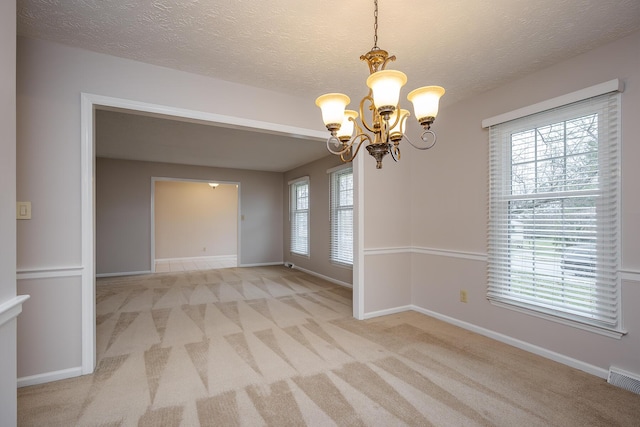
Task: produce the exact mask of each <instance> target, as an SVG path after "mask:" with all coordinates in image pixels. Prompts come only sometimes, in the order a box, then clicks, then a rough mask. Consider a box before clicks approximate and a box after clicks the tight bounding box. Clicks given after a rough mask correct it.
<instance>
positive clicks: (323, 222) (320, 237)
mask: <svg viewBox="0 0 640 427" xmlns="http://www.w3.org/2000/svg"><path fill="white" fill-rule="evenodd" d="M341 164H342V161H341V160H340V159H339V158H338V157H337V156H333V155H330V154H329V155H328V156H326V157H324V158H322V159H320V160H316V161H315V162H312V163H309V164H306V165H303V166H300V167H298V168H296V169H293V170H290V171H288V172H286V173H285V174H284V185H283V189H282V194H283V200H284V203H285V208H284V209H283V211H284V212H283V221H284V224H285V226H284V234H283V236H284V237H283V247H284V251H283V258H284V260H285V261H286V262H291V263H293V264H294V265H296V266H298V267H300V268H303V269H305V270H307V271H310V272H313V273H316V274H319V275H322V276H325V277H329V278H331V279H334V280H337V281H340V282H342V283H349V284H351V283H352V280H353V269H352V268H347V267H345V266H339V265H336V264H333V263H331V261H330V260H329V255H330V244H331V240H330V233H331V223H330V213H331V212H330V208H329V201H330V177H331V175H330V174H328V173H327V170H329V169H331V168H333V167H336V166H339V165H341ZM303 176H308V177H309V197H310V206H309V221H310V222H309V230H310V235H309V257H305V256H300V255H297V254H293V253H291V252H290V248H291V228H290V221H289V181H291V180H294V179H297V178H301V177H303Z"/></svg>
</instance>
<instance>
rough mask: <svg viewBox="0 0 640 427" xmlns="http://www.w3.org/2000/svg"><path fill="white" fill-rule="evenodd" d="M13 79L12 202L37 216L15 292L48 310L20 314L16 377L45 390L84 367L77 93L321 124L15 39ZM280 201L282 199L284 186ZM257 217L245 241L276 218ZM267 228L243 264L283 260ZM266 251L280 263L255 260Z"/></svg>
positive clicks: (292, 111)
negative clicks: (14, 191)
mask: <svg viewBox="0 0 640 427" xmlns="http://www.w3.org/2000/svg"><path fill="white" fill-rule="evenodd" d="M3 16H12V17H14V16H15V12H14V13H8V14H6V15H5V14H3ZM14 33H15V31H14ZM3 40H5V39H3ZM4 63H5V62H4V61H3V64H4ZM17 71H18V74H17V75H18V80H17V114H18V119H17V120H18V123H17V132H18V144H17V150H18V152H17V197H18V198H19V199H20V200H30V201H31V202H32V208H33V219H32V220H31V221H28V222H26V221H22V222H21V223H20V224H18V229H17V242H18V243H17V244H18V249H17V250H18V255H17V266H18V290H19V291H20V292H24V291H25V290H26V289H29V291H31V292H32V293H33V295H32V298H33V303H34V304H33V307H42V306H46V307H47V310H45V311H38V310H35V309H34V308H30V307H29V305H25V311H24V312H23V316H24V319H25V324H26V325H29V327H28V328H27V327H25V328H20V327H19V329H18V340H19V342H20V347H19V349H18V358H19V361H20V363H19V366H18V376H19V377H25V376H28V377H30V378H31V379H33V381H44V380H47V379H50V378H59V377H60V376H69V375H73V374H76V373H79V372H81V370H79V368H80V365H81V364H82V363H83V360H84V359H83V354H81V352H82V349H81V346H80V344H81V343H82V340H81V334H80V333H79V329H78V327H77V325H79V324H81V323H82V319H81V317H80V315H79V313H80V310H79V307H80V305H81V295H82V293H81V291H82V274H83V273H84V272H85V271H87V270H88V269H89V266H87V265H83V264H82V260H83V257H82V254H83V248H82V235H81V225H82V223H81V218H82V208H81V185H82V173H81V163H80V159H81V132H80V120H81V108H80V107H81V106H80V102H81V93H83V92H85V93H89V94H95V95H102V96H109V97H115V98H120V99H126V100H133V101H137V102H143V103H148V104H154V105H161V106H170V107H175V108H180V109H185V110H191V111H200V112H205V113H210V114H220V115H225V116H232V117H241V118H245V119H250V120H256V121H262V122H268V123H274V124H279V125H286V126H294V127H297V128H306V129H314V130H317V131H321V130H322V123H321V121H320V120H318V113H317V111H316V109H317V107H315V105H314V104H313V102H310V101H309V100H308V99H302V98H296V97H293V96H287V95H283V94H278V93H275V92H272V91H269V90H264V89H257V88H252V87H249V86H245V85H239V84H233V83H229V82H224V81H221V80H217V79H213V78H209V77H204V76H200V75H195V74H189V73H185V72H181V71H176V70H171V69H167V68H163V67H157V66H153V65H148V64H144V63H140V62H135V61H131V60H126V59H121V58H116V57H112V56H108V55H102V54H97V53H92V52H88V51H85V50H82V49H76V48H71V47H66V46H63V45H59V44H56V43H51V42H47V41H40V40H33V39H25V38H18V59H17ZM274 105H276V106H278V108H274ZM154 175H156V174H154ZM202 175H203V178H204V179H207V178H206V177H204V174H202ZM193 178H197V177H193ZM219 179H222V178H219ZM229 180H230V181H236V180H234V179H229ZM89 185H91V183H90V184H89ZM270 197H271V196H270V195H260V194H258V195H257V196H256V198H255V203H256V204H257V205H258V206H259V205H260V203H270V202H269V200H270V199H269V198H270ZM276 197H278V198H280V199H281V197H282V183H281V182H279V183H278V185H277V196H276ZM242 205H243V207H244V201H242ZM280 206H282V202H281V200H280ZM280 209H281V208H280ZM253 212H254V213H255V217H254V218H255V220H256V221H255V222H254V223H252V224H251V226H250V227H246V228H247V229H246V232H247V235H251V233H252V232H254V231H256V228H258V227H262V225H261V224H264V223H265V221H268V220H270V219H271V215H272V214H271V212H269V211H267V210H266V209H257V210H254V211H253ZM246 218H247V217H246V216H245V219H246ZM273 221H274V223H275V224H276V227H274V228H271V229H270V231H269V232H272V233H273V234H274V236H276V237H274V238H273V239H274V240H268V239H267V240H262V241H259V242H258V243H257V244H256V245H246V246H247V248H248V249H250V252H249V253H243V256H244V255H246V256H247V257H248V258H247V259H246V260H245V261H246V262H247V263H253V262H261V261H278V260H280V261H281V257H282V246H281V243H280V245H276V246H275V247H274V246H272V244H271V242H273V241H277V242H281V240H282V228H281V221H282V211H281V210H278V212H277V214H276V218H275V219H274V220H273ZM242 246H243V247H244V246H245V245H242ZM270 251H273V252H274V253H276V254H277V255H274V256H273V257H266V256H262V257H259V256H256V254H265V253H270ZM30 302H31V301H30ZM61 313H62V315H60V314H61ZM52 336H53V337H55V340H54V339H51V337H52ZM27 350H29V351H30V352H31V353H29V354H26V353H25V352H26V351H27ZM85 354H86V353H85Z"/></svg>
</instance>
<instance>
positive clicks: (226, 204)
mask: <svg viewBox="0 0 640 427" xmlns="http://www.w3.org/2000/svg"><path fill="white" fill-rule="evenodd" d="M153 200H154V205H155V209H154V212H155V221H154V224H155V258H156V259H167V258H169V259H173V258H192V257H208V256H224V255H237V254H238V187H237V186H236V184H220V185H218V187H217V188H215V189H213V188H211V187H210V186H209V184H208V183H207V182H186V181H156V182H155V192H154V197H153Z"/></svg>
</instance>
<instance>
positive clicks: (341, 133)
mask: <svg viewBox="0 0 640 427" xmlns="http://www.w3.org/2000/svg"><path fill="white" fill-rule="evenodd" d="M374 8H375V11H374V27H373V28H374V38H373V48H371V50H370V51H369V52H367V53H365V54H364V55H362V56H360V60H362V61H366V62H367V64H368V65H369V74H370V75H369V77H368V78H367V86H368V87H369V94H368V95H367V96H365V97H364V98H362V100H361V101H360V112H359V116H360V123H361V124H362V125H360V124H358V121H356V119H357V118H358V112H356V111H353V110H346V109H345V108H346V106H347V105H348V104H349V102H350V101H351V100H350V99H349V97H348V96H347V95H344V94H341V93H327V94H325V95H322V96H319V97H318V99H316V105H317V106H318V107H320V108H321V109H322V120H323V121H324V124H325V126H326V127H327V129H328V130H329V132H331V136H330V137H329V139H327V149H328V150H329V152H331V153H332V154H335V155H338V156H340V158H341V159H342V161H343V162H350V161H352V160H353V159H354V158H355V157H356V155H357V154H358V151H359V150H360V147H361V146H362V143H363V142H365V141H367V145H366V147H367V151H369V154H371V155H372V156H373V157H374V158H375V159H376V162H377V163H376V168H377V169H380V168H382V159H383V157H384V156H386V155H387V154H388V153H391V157H392V158H393V160H395V161H398V160H399V159H400V146H399V145H400V141H401V140H402V139H406V140H407V141H408V142H409V143H410V144H411V145H412V146H413V147H415V148H417V149H420V150H427V149H429V148H431V147H433V146H434V145H435V143H436V134H435V132H433V131H432V130H431V129H430V128H431V124H432V123H433V121H434V120H435V118H436V116H437V115H438V104H439V101H440V97H441V96H442V95H443V94H444V89H443V88H442V87H440V86H425V87H421V88H418V89H415V90H413V91H411V92H410V93H409V95H408V96H407V99H408V100H409V101H411V102H412V103H413V111H414V113H415V115H416V119H417V120H418V123H420V125H422V127H423V129H424V131H423V132H422V135H421V138H420V139H421V143H420V144H414V143H413V142H412V141H411V140H410V139H409V138H408V137H407V136H406V135H405V123H406V120H407V117H409V115H410V113H409V111H407V110H404V109H402V108H400V103H399V98H400V89H401V88H402V86H404V85H405V83H407V76H406V75H405V74H404V73H403V72H401V71H396V70H387V69H386V66H387V64H388V63H389V62H390V61H395V60H396V57H395V56H389V53H388V52H387V51H385V50H382V49H380V48H379V47H378V0H374ZM365 111H366V112H367V113H368V114H369V115H370V117H371V118H370V120H369V121H367V120H366V118H365ZM363 127H364V129H366V130H367V131H368V132H370V133H367V132H365V130H364V129H363ZM354 131H355V133H354Z"/></svg>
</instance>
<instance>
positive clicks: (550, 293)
mask: <svg viewBox="0 0 640 427" xmlns="http://www.w3.org/2000/svg"><path fill="white" fill-rule="evenodd" d="M619 97H620V95H619V94H617V93H611V94H605V95H602V96H598V97H594V98H590V99H587V100H584V101H580V102H576V103H573V104H571V105H567V106H564V107H559V108H555V109H553V110H549V111H544V112H541V113H537V114H534V115H531V116H527V117H523V118H520V119H517V120H512V121H509V122H506V123H501V124H498V125H495V126H491V128H490V152H489V156H490V170H489V174H490V176H489V211H490V213H489V229H488V253H489V259H488V281H489V286H488V298H489V299H490V300H492V301H495V302H499V303H505V304H508V305H512V306H517V307H519V308H523V309H525V310H532V311H534V312H538V313H543V314H545V315H549V316H551V317H556V318H562V319H567V320H569V321H572V322H577V323H578V324H583V325H589V326H592V327H595V328H597V329H604V330H610V331H621V324H620V318H621V316H620V289H619V282H618V277H617V274H618V246H619V237H620V236H619V232H618V223H619V220H618V215H619V213H618V212H619V209H618V207H619V206H618V205H619V203H618V193H619V175H620V168H619V124H618V120H619V119H618V114H619V113H618V110H619Z"/></svg>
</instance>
